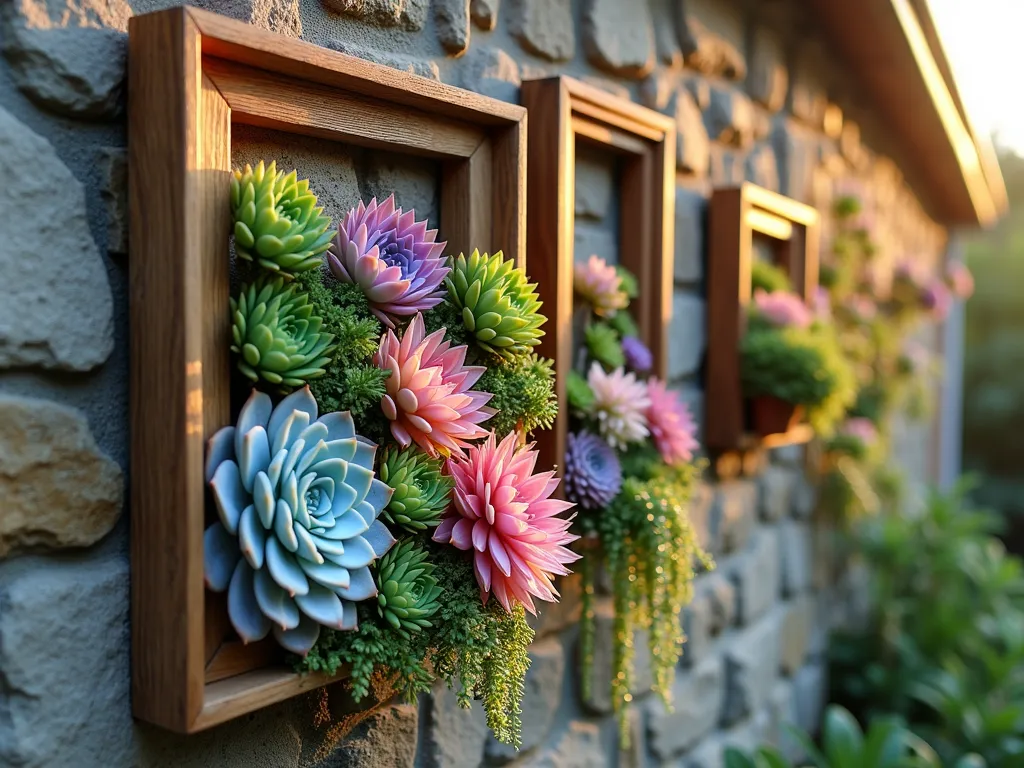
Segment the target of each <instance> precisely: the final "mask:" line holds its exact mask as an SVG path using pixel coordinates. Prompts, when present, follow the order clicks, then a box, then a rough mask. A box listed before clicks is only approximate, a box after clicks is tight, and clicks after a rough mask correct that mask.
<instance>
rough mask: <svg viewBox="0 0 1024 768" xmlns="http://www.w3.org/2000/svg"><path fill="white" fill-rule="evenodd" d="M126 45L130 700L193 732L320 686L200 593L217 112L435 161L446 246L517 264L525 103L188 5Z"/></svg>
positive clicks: (215, 409) (217, 245) (216, 375)
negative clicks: (231, 628)
mask: <svg viewBox="0 0 1024 768" xmlns="http://www.w3.org/2000/svg"><path fill="white" fill-rule="evenodd" d="M129 54H130V55H129V91H128V107H129V129H128V130H129V152H130V162H129V194H130V199H131V242H132V268H131V300H130V313H131V416H132V453H131V463H132V483H131V485H132V489H131V512H132V526H131V528H132V701H133V710H134V713H135V715H136V716H137V717H139V718H142V719H144V720H148V721H149V722H152V723H156V724H158V725H161V726H164V727H166V728H169V729H172V730H175V731H179V732H194V731H199V730H202V729H204V728H208V727H210V726H212V725H216V724H218V723H221V722H224V721H225V720H229V719H231V718H233V717H236V716H238V715H241V714H244V713H246V712H249V711H252V710H254V709H257V708H259V707H263V706H266V705H268V704H271V703H273V702H276V701H280V700H282V699H286V698H288V697H291V696H294V695H296V694H298V693H300V692H302V691H305V690H309V689H311V688H315V687H318V686H321V685H324V684H326V683H328V682H330V681H331V679H329V678H327V677H324V676H317V675H310V676H306V677H300V676H298V675H296V674H294V673H292V672H291V671H290V670H288V669H287V668H286V667H284V666H282V665H281V664H280V660H279V659H278V657H277V656H276V654H275V653H274V652H273V650H272V649H271V648H270V647H269V646H263V645H261V644H254V645H250V646H242V645H241V644H240V643H238V642H235V643H231V642H224V637H225V635H224V630H225V629H226V627H227V624H226V621H225V618H224V610H223V606H222V605H220V604H218V603H217V601H216V599H213V596H211V595H207V593H205V591H204V585H203V529H204V515H205V514H206V492H205V483H204V482H203V452H204V444H205V440H206V439H207V438H208V437H209V436H210V435H211V434H212V433H213V432H214V431H215V430H216V429H218V428H219V427H221V426H224V425H225V424H227V423H228V422H229V418H230V405H229V393H228V389H229V387H228V381H229V371H230V360H229V350H228V343H229V339H230V319H229V311H228V290H229V286H228V270H229V263H228V261H229V260H228V250H227V243H228V239H227V236H228V233H229V232H230V214H229V205H228V190H229V183H228V182H229V178H230V176H229V174H230V169H231V125H232V123H247V124H251V125H258V126H264V127H269V128H274V129H277V130H282V131H286V132H289V133H295V134H299V135H303V136H315V137H319V138H326V139H333V140H337V141H344V142H348V143H352V144H359V145H362V146H368V147H374V148H379V149H384V150H389V151H396V152H402V153H407V154H417V155H424V156H428V157H432V158H436V159H438V160H439V161H440V162H441V169H442V171H441V184H442V194H441V223H442V226H443V229H444V234H445V237H446V239H447V240H448V244H449V248H450V249H452V250H453V251H455V252H458V251H460V250H463V251H466V252H468V251H469V250H470V249H471V248H473V247H479V248H482V249H483V248H486V249H489V250H491V251H494V250H497V249H501V250H503V251H504V252H505V253H506V254H507V255H509V256H512V257H514V258H515V259H516V260H517V262H518V263H519V264H523V263H524V260H525V252H526V240H525V214H526V206H525V194H526V125H525V123H526V110H524V109H523V108H522V107H518V106H515V105H511V104H506V103H503V102H500V101H496V100H493V99H489V98H486V97H483V96H479V95H477V94H473V93H469V92H468V91H463V90H461V89H458V88H453V87H450V86H447V85H443V84H441V83H438V82H435V81H432V80H427V79H424V78H420V77H416V76H414V75H411V74H408V73H405V72H400V71H396V70H394V69H390V68H388V67H383V66H379V65H376V64H371V63H368V62H366V61H363V60H361V59H357V58H353V57H349V56H344V55H342V54H339V53H335V52H332V51H327V50H324V49H322V48H318V47H316V46H313V45H309V44H307V43H303V42H301V41H298V40H294V39H290V38H286V37H282V36H279V35H275V34H272V33H269V32H264V31H261V30H258V29H256V28H254V27H252V26H249V25H246V24H243V23H240V22H236V21H231V20H228V19H225V18H223V17H220V16H217V15H215V14H212V13H208V12H204V11H199V10H196V9H193V8H174V9H170V10H167V11H161V12H158V13H153V14H147V15H144V16H139V17H135V18H133V19H132V20H131V22H130V24H129ZM300 173H301V169H300ZM275 661H276V662H277V663H276V665H275ZM334 679H336V678H334Z"/></svg>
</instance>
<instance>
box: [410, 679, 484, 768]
mask: <svg viewBox="0 0 1024 768" xmlns="http://www.w3.org/2000/svg"><path fill="white" fill-rule="evenodd" d="M426 706H427V711H428V712H429V713H430V715H429V717H430V719H429V721H428V722H429V723H430V730H429V731H428V732H427V735H426V738H425V747H426V749H425V753H426V754H425V755H424V756H423V758H424V759H423V765H424V768H477V766H479V765H480V761H481V760H482V759H483V756H484V746H485V745H486V744H487V739H488V736H489V735H490V731H489V730H488V728H487V713H486V712H484V708H483V706H482V705H481V704H480V702H478V701H474V702H473V705H472V706H471V707H470V708H469V709H463V708H462V707H460V706H459V702H458V698H457V697H456V695H455V692H454V691H451V690H449V689H448V686H447V685H446V684H444V683H438V684H437V685H435V686H434V690H433V692H432V693H431V694H430V697H429V698H428V699H427V702H426Z"/></svg>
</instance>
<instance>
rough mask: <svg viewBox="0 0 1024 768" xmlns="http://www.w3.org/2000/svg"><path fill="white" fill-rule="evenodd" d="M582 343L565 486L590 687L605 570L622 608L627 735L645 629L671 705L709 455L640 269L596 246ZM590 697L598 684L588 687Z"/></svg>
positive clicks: (616, 701)
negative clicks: (701, 453) (659, 354)
mask: <svg viewBox="0 0 1024 768" xmlns="http://www.w3.org/2000/svg"><path fill="white" fill-rule="evenodd" d="M573 282H574V289H575V293H576V299H577V302H576V306H577V309H576V312H575V319H574V335H575V341H576V342H577V351H576V355H575V360H574V362H575V366H574V370H573V372H572V373H571V374H570V377H569V380H568V381H567V391H568V405H569V408H570V409H571V431H570V434H569V437H568V447H567V450H566V455H565V461H564V477H565V495H566V498H567V499H569V500H570V501H572V502H575V504H576V505H577V507H578V508H579V527H580V530H581V532H582V533H583V534H584V540H583V542H581V545H582V549H583V551H584V552H585V554H586V556H585V557H584V559H583V562H582V568H581V572H582V576H583V623H582V626H581V630H580V632H581V635H580V646H581V657H582V664H583V667H584V669H583V674H582V680H583V684H584V686H590V685H592V684H593V683H592V677H593V676H592V674H591V667H592V665H593V652H594V638H595V632H596V624H595V610H594V601H595V598H596V595H595V583H596V581H597V577H596V574H597V571H598V569H604V571H605V572H606V573H607V575H608V577H609V579H610V581H611V590H612V602H613V604H614V609H615V619H614V625H613V629H612V631H613V633H614V638H613V640H614V642H613V649H614V650H613V659H612V675H611V687H612V690H611V694H612V702H613V706H614V709H615V711H616V713H617V714H618V716H619V723H620V735H621V738H622V740H623V742H624V743H628V739H629V732H628V729H627V722H628V721H627V718H626V715H627V706H628V704H629V702H630V700H631V699H632V695H633V693H634V686H635V676H634V637H635V635H636V633H637V632H638V631H639V630H646V632H647V637H648V643H649V649H650V658H651V666H652V673H653V686H652V687H653V690H655V691H656V692H657V693H658V694H659V695H660V696H661V698H662V699H663V700H664V701H665V703H666V705H669V706H671V690H672V682H673V679H674V675H675V667H676V663H677V661H678V659H679V655H680V653H681V651H682V643H683V639H684V638H683V635H682V631H681V629H680V623H679V617H680V612H681V610H682V608H683V606H684V605H686V604H687V603H688V602H689V601H690V599H691V598H692V582H693V577H694V574H695V569H696V568H697V567H701V566H702V567H706V568H710V567H712V563H711V561H710V558H709V557H708V555H707V554H706V553H704V552H703V551H702V550H701V548H700V546H699V544H698V543H697V537H696V533H695V532H694V530H693V529H692V528H691V526H690V520H689V502H690V491H691V487H692V485H693V482H694V481H695V479H696V477H697V476H698V474H699V472H700V469H701V464H700V462H699V461H697V460H696V459H695V453H696V451H697V449H698V444H697V440H696V438H695V434H696V424H695V422H694V420H693V418H692V416H691V415H690V412H689V410H688V409H687V407H686V405H685V404H684V403H683V402H682V401H681V400H680V399H679V395H678V393H676V392H673V391H671V390H669V389H668V388H667V387H666V385H665V383H664V382H662V381H660V380H659V379H657V378H656V377H650V378H645V375H646V374H647V373H648V372H649V371H650V370H651V368H652V367H653V364H654V359H653V356H652V354H651V352H650V350H649V349H648V348H647V347H646V346H645V345H644V343H643V342H642V340H641V339H640V338H639V331H638V329H637V326H636V324H635V323H634V322H633V320H632V318H631V316H630V315H629V312H628V308H629V304H630V300H631V299H633V298H636V295H637V290H636V280H635V278H634V277H633V276H632V275H631V274H629V273H628V272H627V271H625V270H623V269H621V268H616V267H614V266H612V265H610V264H607V263H606V262H605V261H604V260H603V259H601V258H599V257H598V256H591V257H590V259H589V260H588V261H587V262H586V263H583V264H579V265H577V266H576V271H575V274H574V281H573ZM583 693H584V696H585V697H589V695H590V693H591V692H590V691H589V690H584V691H583Z"/></svg>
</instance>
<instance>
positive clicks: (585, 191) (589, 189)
mask: <svg viewBox="0 0 1024 768" xmlns="http://www.w3.org/2000/svg"><path fill="white" fill-rule="evenodd" d="M614 182H615V167H614V165H612V164H611V163H609V161H608V157H607V155H606V154H605V155H602V154H601V153H597V152H593V151H589V150H588V149H587V148H586V147H585V146H581V147H579V148H578V150H577V152H576V216H577V217H579V218H583V219H594V220H596V221H601V220H603V219H604V218H605V217H607V216H608V214H609V213H611V212H612V187H613V185H614Z"/></svg>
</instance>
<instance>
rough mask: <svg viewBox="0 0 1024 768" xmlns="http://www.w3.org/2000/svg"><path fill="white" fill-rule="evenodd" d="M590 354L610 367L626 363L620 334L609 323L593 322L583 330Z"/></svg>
mask: <svg viewBox="0 0 1024 768" xmlns="http://www.w3.org/2000/svg"><path fill="white" fill-rule="evenodd" d="M583 335H584V340H585V341H586V344H587V351H588V352H589V353H590V356H591V357H592V358H593V359H594V360H597V361H598V362H599V363H601V364H602V365H606V366H608V367H609V368H618V367H619V366H621V365H625V364H626V356H625V354H624V353H623V350H622V343H621V342H620V341H619V334H618V333H616V332H615V329H614V328H612V327H611V326H610V325H608V324H607V323H591V324H590V325H588V326H587V329H586V331H584V332H583Z"/></svg>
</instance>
